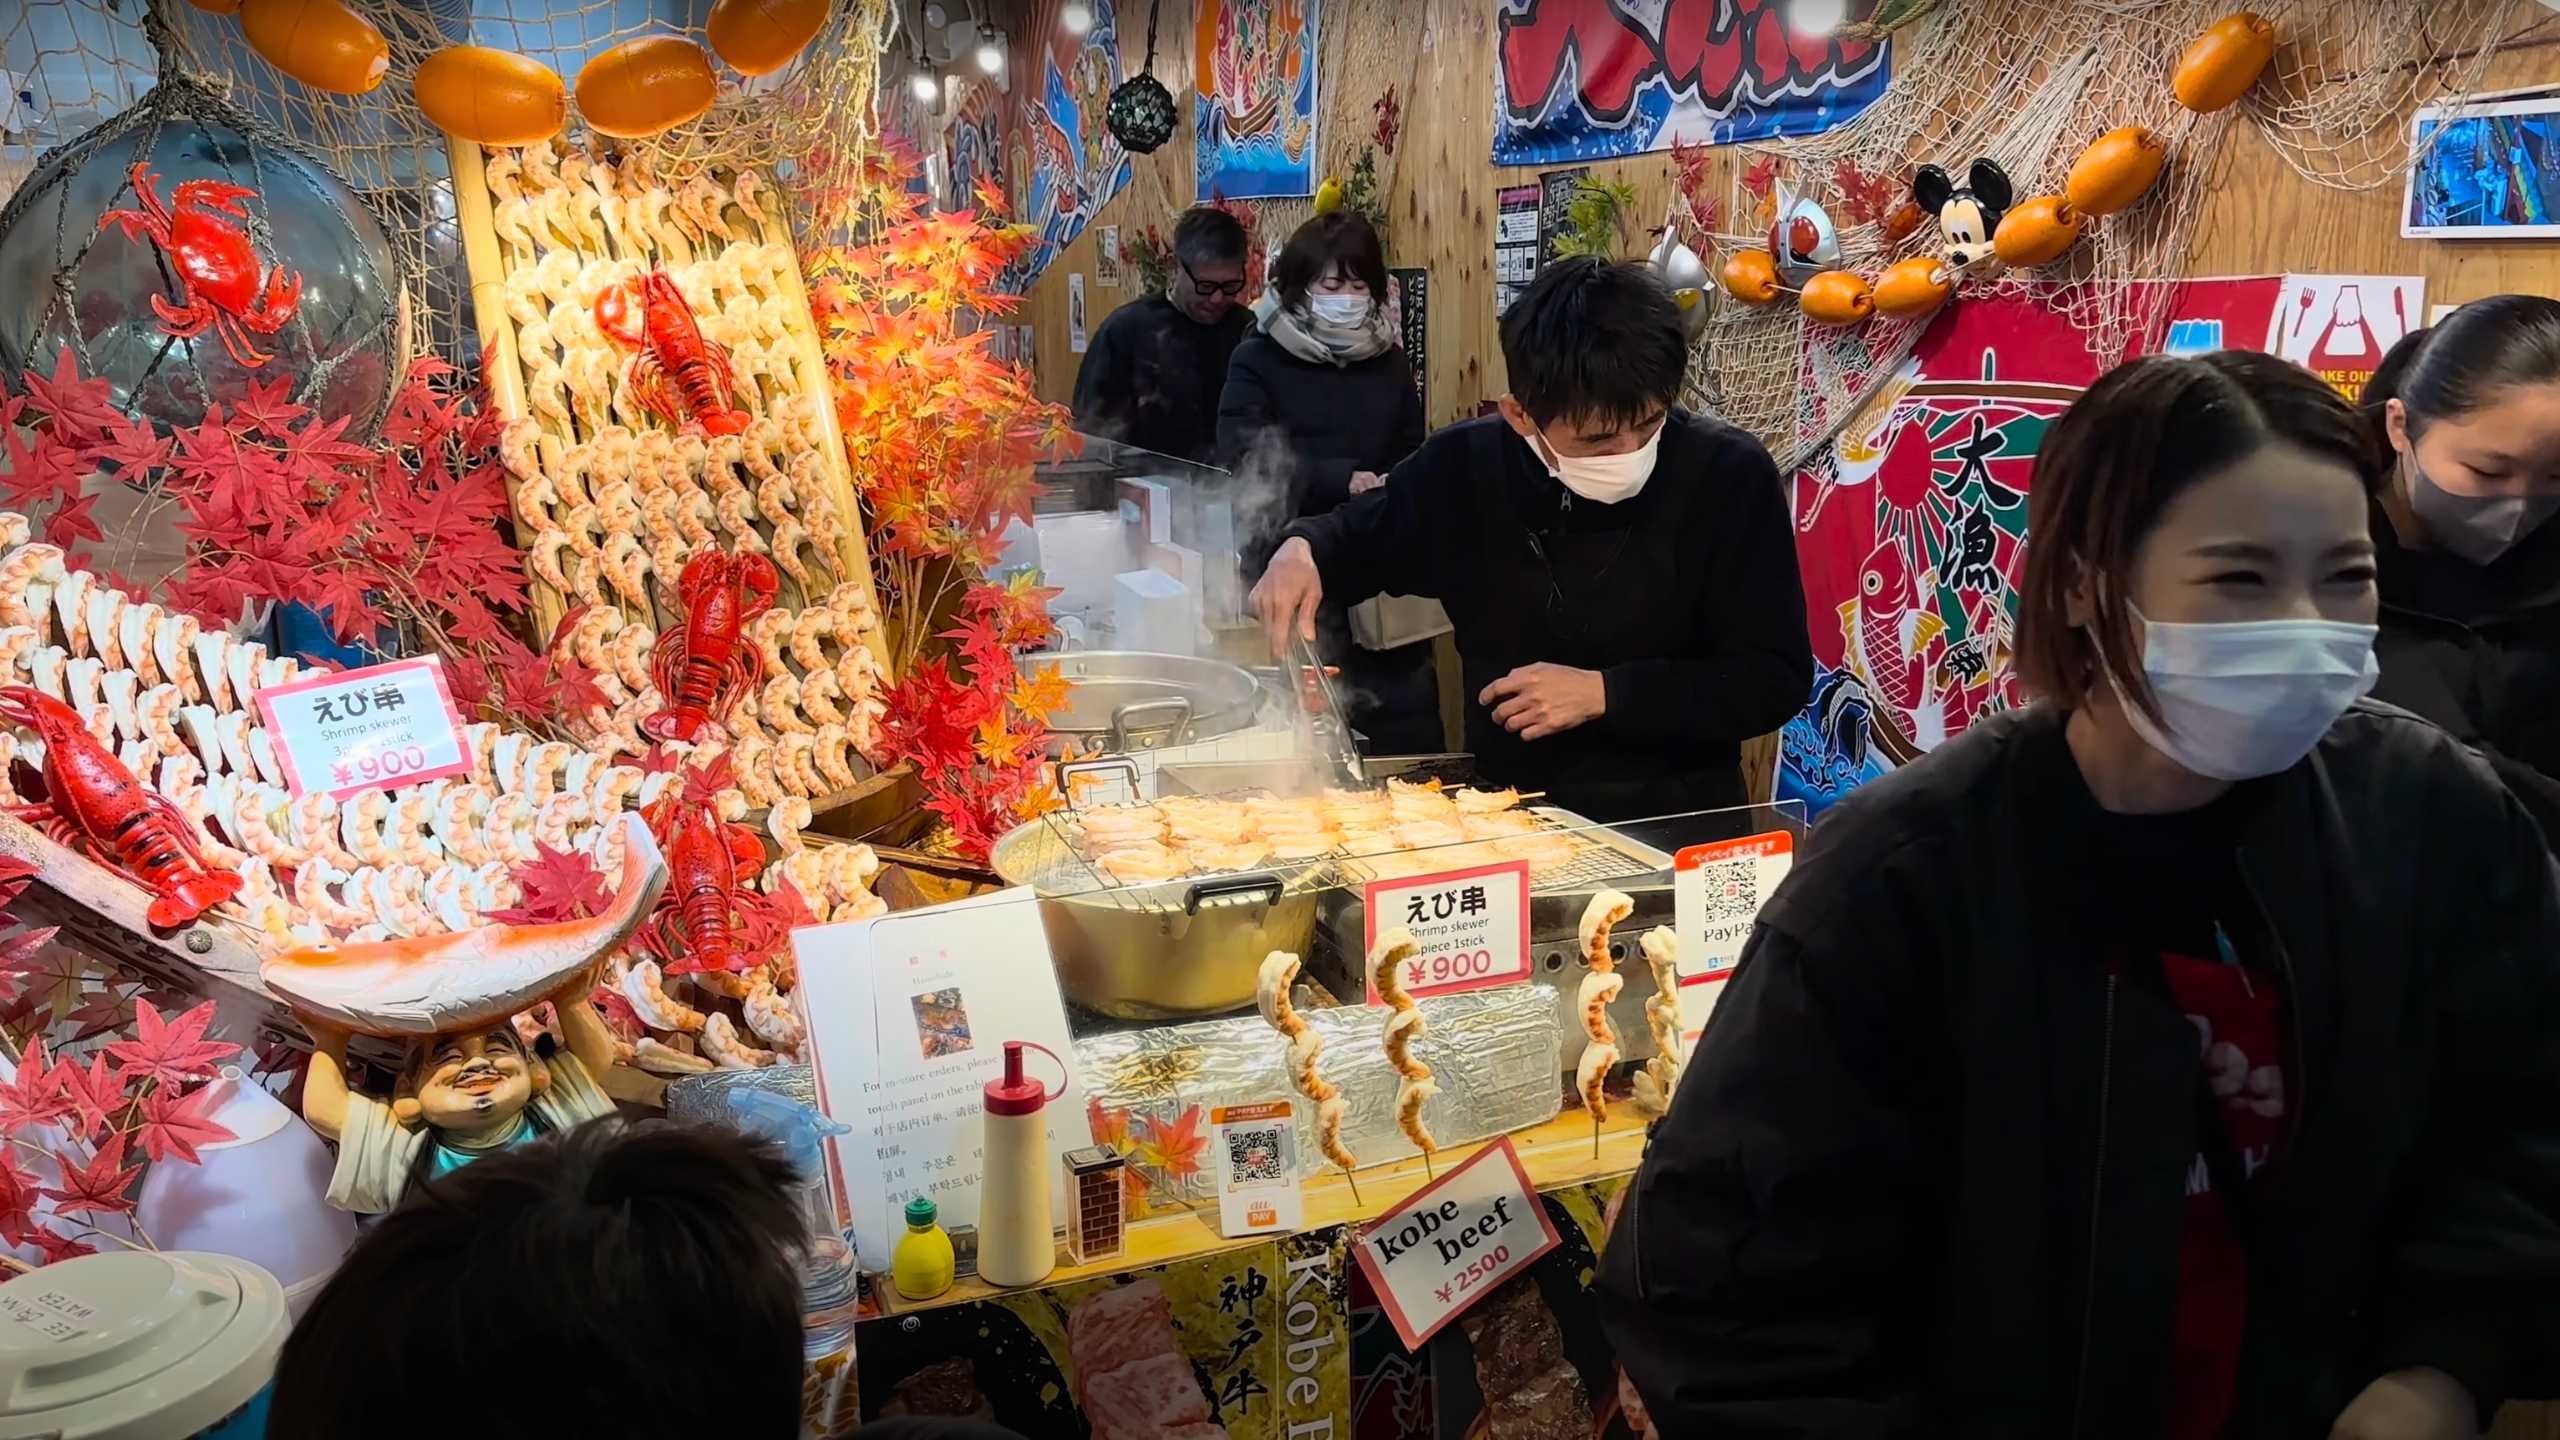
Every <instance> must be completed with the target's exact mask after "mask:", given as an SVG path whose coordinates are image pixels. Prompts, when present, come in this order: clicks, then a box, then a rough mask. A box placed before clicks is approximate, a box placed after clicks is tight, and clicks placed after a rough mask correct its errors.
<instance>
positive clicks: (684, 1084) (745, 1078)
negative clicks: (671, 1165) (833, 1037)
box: [667, 1065, 819, 1125]
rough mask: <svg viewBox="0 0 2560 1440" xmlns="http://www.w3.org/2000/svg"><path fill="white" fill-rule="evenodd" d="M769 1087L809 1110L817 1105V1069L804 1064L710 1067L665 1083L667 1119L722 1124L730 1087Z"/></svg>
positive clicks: (727, 1106) (759, 1088)
mask: <svg viewBox="0 0 2560 1440" xmlns="http://www.w3.org/2000/svg"><path fill="white" fill-rule="evenodd" d="M741 1089H744V1090H770V1091H772V1092H774V1093H775V1094H777V1095H781V1096H785V1097H787V1098H789V1099H793V1100H797V1101H799V1102H800V1103H801V1104H803V1105H806V1106H808V1107H809V1108H810V1109H812V1110H816V1109H818V1108H819V1106H818V1072H816V1071H815V1070H812V1069H811V1068H809V1067H808V1066H806V1065H769V1066H767V1067H765V1068H764V1069H762V1070H714V1071H712V1072H710V1073H709V1074H707V1075H687V1076H685V1077H684V1078H683V1079H681V1080H676V1081H672V1082H670V1083H669V1084H668V1086H667V1118H668V1119H670V1120H678V1121H682V1122H683V1123H685V1124H687V1125H726V1124H729V1123H730V1120H729V1114H730V1111H729V1094H730V1092H731V1091H733V1090H741Z"/></svg>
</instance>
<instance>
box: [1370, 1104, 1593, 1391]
mask: <svg viewBox="0 0 2560 1440" xmlns="http://www.w3.org/2000/svg"><path fill="white" fill-rule="evenodd" d="M1561 1243H1562V1240H1561V1239H1560V1237H1558V1235H1557V1234H1556V1226H1555V1222H1554V1221H1553V1220H1550V1219H1548V1218H1547V1207H1546V1206H1545V1205H1543V1204H1541V1203H1539V1200H1538V1192H1537V1189H1536V1187H1534V1186H1532V1185H1531V1184H1530V1183H1529V1172H1528V1171H1526V1170H1524V1169H1522V1168H1521V1167H1520V1155H1519V1152H1518V1151H1516V1150H1514V1149H1512V1148H1511V1137H1510V1136H1508V1135H1505V1136H1503V1137H1502V1138H1501V1139H1500V1140H1497V1141H1495V1142H1494V1143H1493V1144H1491V1145H1487V1146H1486V1147H1484V1148H1483V1149H1482V1150H1479V1151H1477V1152H1476V1153H1475V1154H1473V1155H1471V1156H1469V1157H1468V1158H1467V1161H1466V1163H1465V1164H1463V1165H1460V1166H1459V1167H1458V1168H1457V1169H1455V1170H1452V1171H1450V1172H1449V1173H1448V1174H1446V1175H1443V1176H1441V1177H1440V1178H1439V1179H1438V1180H1437V1181H1435V1182H1433V1183H1431V1184H1429V1185H1425V1186H1423V1187H1422V1188H1421V1189H1419V1190H1416V1191H1415V1192H1413V1194H1412V1195H1411V1196H1410V1197H1409V1198H1407V1199H1406V1200H1405V1202H1404V1203H1403V1204H1401V1205H1398V1206H1397V1207H1396V1208H1394V1209H1393V1210H1390V1211H1388V1212H1387V1213H1386V1214H1385V1215H1383V1216H1381V1217H1379V1219H1378V1222H1377V1223H1376V1224H1374V1225H1371V1226H1370V1227H1369V1228H1367V1229H1365V1230H1363V1231H1361V1232H1360V1235H1359V1239H1358V1240H1357V1241H1356V1242H1354V1253H1356V1254H1357V1255H1358V1256H1359V1257H1360V1268H1361V1269H1363V1270H1366V1271H1368V1272H1369V1284H1370V1286H1371V1288H1373V1289H1375V1290H1376V1291H1377V1292H1378V1299H1379V1301H1380V1303H1382V1304H1384V1305H1385V1306H1386V1309H1387V1318H1388V1319H1390V1320H1392V1321H1394V1322H1395V1327H1396V1334H1397V1335H1398V1336H1400V1337H1401V1338H1402V1339H1403V1340H1404V1347H1405V1349H1407V1350H1419V1349H1421V1348H1422V1342H1424V1341H1425V1340H1428V1339H1430V1338H1431V1335H1432V1332H1434V1331H1436V1330H1438V1329H1439V1328H1440V1327H1441V1326H1443V1325H1446V1324H1448V1323H1449V1322H1450V1321H1452V1320H1455V1319H1457V1318H1458V1316H1459V1315H1461V1314H1462V1313H1464V1312H1465V1310H1466V1308H1467V1307H1468V1306H1470V1305H1473V1304H1474V1303H1476V1302H1477V1301H1478V1300H1481V1299H1483V1298H1484V1297H1485V1296H1487V1295H1490V1294H1492V1293H1493V1292H1494V1291H1496V1290H1499V1289H1501V1288H1502V1283H1503V1282H1504V1281H1506V1280H1508V1279H1510V1278H1511V1277H1512V1276H1514V1275H1517V1274H1519V1273H1520V1272H1521V1271H1523V1270H1526V1269H1528V1268H1529V1265H1530V1262H1532V1261H1534V1260H1536V1259H1537V1258H1538V1257H1539V1256H1541V1255H1544V1254H1546V1253H1547V1252H1548V1251H1550V1250H1553V1249H1554V1248H1556V1246H1557V1245H1559V1244H1561Z"/></svg>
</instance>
